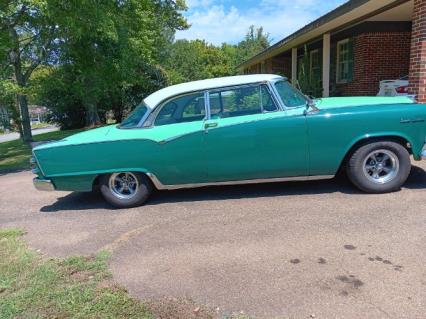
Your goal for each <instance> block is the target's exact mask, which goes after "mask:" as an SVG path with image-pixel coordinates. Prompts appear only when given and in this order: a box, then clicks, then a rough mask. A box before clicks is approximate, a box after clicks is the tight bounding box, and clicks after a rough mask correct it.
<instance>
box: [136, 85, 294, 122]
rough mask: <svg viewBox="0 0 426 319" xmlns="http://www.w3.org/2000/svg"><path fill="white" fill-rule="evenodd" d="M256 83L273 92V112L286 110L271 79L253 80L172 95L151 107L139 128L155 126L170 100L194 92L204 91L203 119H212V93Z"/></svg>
mask: <svg viewBox="0 0 426 319" xmlns="http://www.w3.org/2000/svg"><path fill="white" fill-rule="evenodd" d="M278 81H283V79H281V78H277V79H276V80H274V81H273V83H275V82H278ZM256 85H259V86H260V85H266V86H267V88H268V90H269V94H271V97H272V99H273V100H274V103H275V105H276V107H277V110H276V111H272V112H277V111H284V110H285V108H286V107H285V106H284V103H282V101H281V99H280V98H279V95H278V93H277V92H276V91H275V88H274V86H273V85H272V83H271V81H262V82H253V83H248V84H236V85H232V86H221V87H217V88H213V89H209V90H194V91H190V92H185V93H182V94H176V95H174V96H172V97H169V98H168V99H165V100H163V101H161V102H160V103H159V104H158V105H157V106H155V107H154V108H152V109H151V108H150V109H149V112H147V114H146V115H145V116H144V118H143V120H141V122H140V124H139V125H140V127H138V128H153V127H155V125H154V123H155V119H156V118H157V115H158V113H159V112H160V110H161V108H162V107H163V106H164V105H165V104H167V103H168V102H170V101H171V100H174V99H176V98H179V97H182V96H187V95H192V94H196V93H203V94H204V99H205V100H204V107H205V111H206V116H205V118H204V119H203V121H206V120H211V110H210V94H211V93H216V92H219V91H223V90H232V89H237V88H244V87H251V86H256ZM272 112H269V111H268V112H265V113H272ZM151 116H152V117H153V120H152V123H151V124H150V125H148V126H144V124H145V121H146V120H148V118H149V117H151Z"/></svg>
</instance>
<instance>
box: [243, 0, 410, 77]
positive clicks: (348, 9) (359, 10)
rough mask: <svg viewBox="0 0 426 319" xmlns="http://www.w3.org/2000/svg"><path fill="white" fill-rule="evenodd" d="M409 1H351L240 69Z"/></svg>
mask: <svg viewBox="0 0 426 319" xmlns="http://www.w3.org/2000/svg"><path fill="white" fill-rule="evenodd" d="M408 1H410V0H349V1H348V2H346V3H344V4H342V5H341V6H339V7H337V8H336V9H334V10H332V11H330V12H328V13H326V14H325V15H323V16H321V17H319V18H318V19H316V20H315V21H313V22H311V23H309V24H307V25H306V26H304V27H303V28H301V29H299V30H297V31H296V32H294V33H292V34H290V35H289V36H287V37H286V38H284V39H282V40H281V41H278V42H277V43H275V44H274V45H272V46H270V47H269V48H267V49H265V50H264V51H262V52H260V53H259V54H257V55H255V56H253V57H252V58H250V59H248V60H247V61H245V62H243V63H241V64H240V65H239V66H238V68H239V69H244V68H245V67H248V66H251V65H253V64H256V63H259V62H261V61H263V60H265V59H267V58H270V57H272V56H274V55H276V54H279V53H282V52H284V51H287V50H289V49H291V48H293V47H297V46H298V45H301V44H304V43H306V42H307V41H310V40H312V39H314V38H317V37H319V36H321V35H322V34H324V33H327V32H333V31H335V30H338V29H344V28H345V26H347V25H349V24H352V25H353V24H355V23H357V22H358V21H359V20H362V19H366V18H368V17H371V16H374V15H376V14H379V13H381V12H384V11H386V10H388V9H389V8H393V7H396V6H398V5H400V4H402V3H405V2H408Z"/></svg>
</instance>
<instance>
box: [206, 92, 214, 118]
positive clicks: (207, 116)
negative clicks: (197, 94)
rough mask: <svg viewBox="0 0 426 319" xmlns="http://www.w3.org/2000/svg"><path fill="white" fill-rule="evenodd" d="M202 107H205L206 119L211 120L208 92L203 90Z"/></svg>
mask: <svg viewBox="0 0 426 319" xmlns="http://www.w3.org/2000/svg"><path fill="white" fill-rule="evenodd" d="M204 107H205V109H206V120H211V118H212V117H211V113H210V92H209V91H205V92H204Z"/></svg>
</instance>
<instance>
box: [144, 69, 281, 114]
mask: <svg viewBox="0 0 426 319" xmlns="http://www.w3.org/2000/svg"><path fill="white" fill-rule="evenodd" d="M280 79H284V78H283V77H282V76H280V75H273V74H253V75H239V76H228V77H222V78H214V79H208V80H201V81H193V82H186V83H181V84H177V85H172V86H169V87H166V88H164V89H161V90H159V91H157V92H154V93H152V94H151V95H149V96H148V97H147V98H145V100H144V102H145V104H146V105H147V106H148V107H150V108H154V107H156V106H157V105H158V104H160V103H161V102H162V101H164V100H167V99H169V98H171V97H173V96H176V95H179V94H185V93H190V92H195V91H202V90H210V89H214V88H218V87H226V86H233V85H244V84H252V83H260V82H265V81H275V80H280Z"/></svg>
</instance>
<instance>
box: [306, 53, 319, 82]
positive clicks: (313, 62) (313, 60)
mask: <svg viewBox="0 0 426 319" xmlns="http://www.w3.org/2000/svg"><path fill="white" fill-rule="evenodd" d="M310 55H311V56H310V68H309V79H310V81H311V84H316V83H317V82H319V81H321V56H320V52H319V50H318V49H316V50H313V51H311V53H310Z"/></svg>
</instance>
